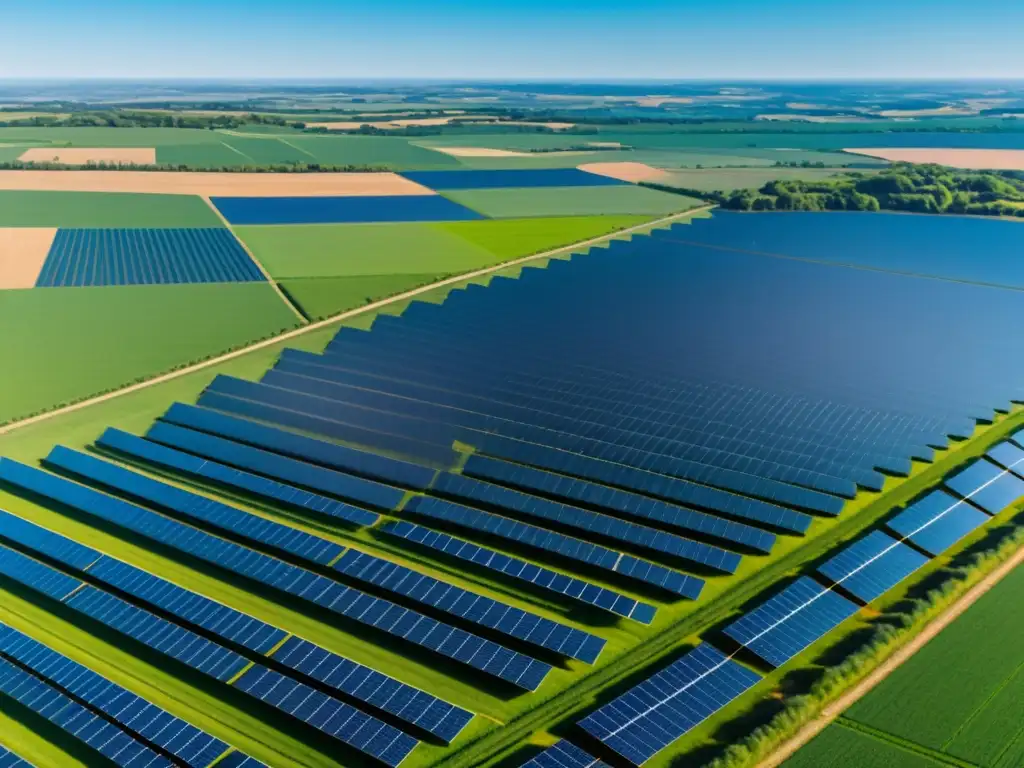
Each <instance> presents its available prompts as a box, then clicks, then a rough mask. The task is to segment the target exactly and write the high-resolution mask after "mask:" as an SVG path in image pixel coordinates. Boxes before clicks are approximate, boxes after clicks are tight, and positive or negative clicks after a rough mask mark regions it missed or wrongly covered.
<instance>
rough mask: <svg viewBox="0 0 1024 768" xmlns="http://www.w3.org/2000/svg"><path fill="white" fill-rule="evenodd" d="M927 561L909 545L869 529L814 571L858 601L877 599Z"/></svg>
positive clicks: (866, 601)
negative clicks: (866, 533)
mask: <svg viewBox="0 0 1024 768" xmlns="http://www.w3.org/2000/svg"><path fill="white" fill-rule="evenodd" d="M927 562H928V558H927V557H926V556H925V555H922V554H921V553H920V552H918V551H917V550H915V549H913V548H912V547H908V546H907V545H906V544H902V543H901V542H898V541H896V539H894V538H892V537H891V536H887V535H885V534H884V533H882V532H881V531H871V533H869V534H868V535H867V536H865V537H863V538H861V539H858V540H857V541H856V542H854V543H853V544H851V545H850V546H849V547H847V548H846V549H844V550H842V551H841V552H839V553H838V554H837V555H835V556H834V557H832V558H830V559H829V560H827V561H826V562H825V563H823V564H822V565H821V566H819V567H818V573H820V574H821V575H822V576H824V577H825V578H826V579H829V580H830V581H832V582H833V583H835V584H838V585H839V586H840V587H842V588H843V589H844V590H845V591H846V592H849V593H850V594H851V595H853V596H854V597H855V598H857V599H858V600H860V601H861V602H862V603H864V604H867V603H870V602H872V601H873V600H877V599H878V598H879V597H881V596H882V595H884V594H885V593H886V592H888V591H889V590H890V589H892V588H893V587H895V586H896V585H897V584H899V583H900V582H901V581H903V579H905V578H907V577H908V576H910V574H912V573H913V572H914V571H916V570H917V569H918V568H921V567H922V566H924V565H925V564H926V563H927Z"/></svg>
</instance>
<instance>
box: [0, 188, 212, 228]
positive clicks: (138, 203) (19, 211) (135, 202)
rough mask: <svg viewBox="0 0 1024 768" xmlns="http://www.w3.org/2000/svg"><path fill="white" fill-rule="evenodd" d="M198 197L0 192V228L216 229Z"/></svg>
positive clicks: (210, 213) (103, 193) (100, 193)
mask: <svg viewBox="0 0 1024 768" xmlns="http://www.w3.org/2000/svg"><path fill="white" fill-rule="evenodd" d="M221 226H223V223H222V222H221V220H220V218H219V217H218V216H217V214H216V213H214V211H213V210H211V209H210V206H208V205H207V204H206V203H205V202H204V201H203V200H202V199H201V198H199V197H195V196H188V195H133V194H125V193H116V192H44V191H36V190H28V191H16V190H0V227H76V228H105V227H111V228H117V227H132V228H136V227H137V228H148V227H221Z"/></svg>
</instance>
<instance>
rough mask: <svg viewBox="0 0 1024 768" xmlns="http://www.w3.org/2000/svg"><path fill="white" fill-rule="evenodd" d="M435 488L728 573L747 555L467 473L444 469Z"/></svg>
mask: <svg viewBox="0 0 1024 768" xmlns="http://www.w3.org/2000/svg"><path fill="white" fill-rule="evenodd" d="M513 477H514V471H513ZM432 490H433V492H434V493H437V494H440V495H443V496H452V497H455V498H457V499H461V500H467V501H471V502H476V503H478V504H482V505H485V506H487V507H491V508H497V509H502V510H507V511H509V512H512V513H518V514H520V515H523V516H525V517H529V518H534V519H537V520H543V521H545V522H547V523H553V524H555V525H560V526H563V527H566V528H571V529H573V530H578V531H584V532H586V533H587V534H590V535H591V536H596V537H598V538H604V539H610V540H613V541H617V542H622V543H624V544H628V545H631V546H633V547H637V548H639V549H645V550H648V551H652V552H657V553H660V554H662V555H668V556H670V557H672V558H677V559H679V560H683V561H685V562H688V563H694V564H697V565H700V566H705V567H707V568H713V569H715V570H717V571H721V572H723V573H734V572H735V571H736V568H737V567H739V564H740V560H741V559H742V558H741V556H740V555H738V554H736V553H735V552H730V551H728V550H725V549H722V548H720V547H714V546H711V545H710V544H702V543H700V542H697V541H691V540H690V539H684V538H682V537H680V536H676V535H674V534H671V533H665V532H663V531H659V530H657V529H654V528H647V527H645V526H641V525H637V524H635V523H629V522H626V521H624V520H620V519H619V518H616V517H612V516H611V515H604V514H600V513H598V512H590V511H588V510H585V509H580V508H579V507H572V506H569V505H568V504H562V503H559V502H557V501H551V500H549V499H544V498H541V497H539V496H531V495H529V494H526V493H522V492H520V491H516V490H514V489H511V488H505V487H503V486H500V485H494V484H492V483H485V482H482V481H480V480H475V479H473V478H470V477H465V476H463V475H455V474H451V473H447V472H445V473H441V474H440V475H439V476H438V478H437V480H436V481H435V482H434V487H433V489H432Z"/></svg>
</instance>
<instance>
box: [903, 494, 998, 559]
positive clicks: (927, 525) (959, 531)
mask: <svg viewBox="0 0 1024 768" xmlns="http://www.w3.org/2000/svg"><path fill="white" fill-rule="evenodd" d="M988 521H989V517H988V515H986V514H985V513H984V512H982V511H981V510H979V509H977V508H976V507H973V506H971V505H970V504H969V503H967V502H966V501H960V500H958V499H956V498H954V497H953V496H950V495H949V494H948V493H946V492H945V491H932V492H931V493H929V494H928V495H927V496H925V497H924V498H922V499H921V500H920V501H917V502H915V503H914V504H911V505H910V506H909V507H907V508H906V509H905V510H903V511H902V512H900V513H899V514H898V515H896V517H894V518H893V519H892V520H890V521H889V522H887V523H886V526H887V527H888V528H889V530H891V531H892V532H893V533H895V534H897V535H899V536H901V537H903V538H905V539H908V540H909V541H911V542H913V544H914V545H915V546H917V547H920V548H921V549H923V550H924V551H925V552H927V553H928V554H929V555H931V556H932V557H937V556H938V555H941V554H942V553H943V552H945V551H946V550H947V549H949V548H950V547H952V546H953V545H954V544H956V543H957V542H958V541H960V539H962V538H963V537H964V536H966V535H967V534H969V533H970V532H971V531H973V530H975V529H977V528H979V527H981V526H982V525H984V524H985V523H987V522H988Z"/></svg>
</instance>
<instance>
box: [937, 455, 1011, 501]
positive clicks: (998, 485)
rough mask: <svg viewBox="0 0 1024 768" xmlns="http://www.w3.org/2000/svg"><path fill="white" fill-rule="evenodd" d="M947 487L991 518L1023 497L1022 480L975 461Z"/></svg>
mask: <svg viewBox="0 0 1024 768" xmlns="http://www.w3.org/2000/svg"><path fill="white" fill-rule="evenodd" d="M946 487H947V488H952V489H953V490H954V491H956V492H957V493H958V494H960V495H961V496H963V497H964V498H965V499H967V500H969V501H970V502H971V503H972V504H976V505H977V506H979V507H981V508H982V509H983V510H985V511H986V512H988V513H989V514H990V515H998V514H999V513H1000V512H1002V511H1003V510H1004V509H1006V508H1007V507H1008V506H1010V505H1011V504H1013V503H1014V502H1015V501H1017V500H1018V499H1019V498H1021V497H1022V496H1024V480H1021V479H1020V478H1018V477H1016V476H1014V475H1012V474H1010V473H1009V472H1007V471H1006V470H1003V469H1001V468H999V467H997V466H996V465H995V464H993V463H992V462H990V461H986V460H985V459H978V460H977V461H975V462H974V463H973V464H971V465H970V466H968V467H967V468H966V469H964V470H961V471H960V472H958V473H957V474H955V475H953V476H952V477H950V478H948V479H947V480H946Z"/></svg>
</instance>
